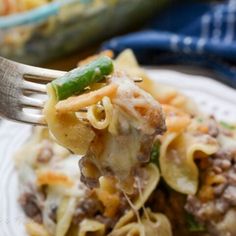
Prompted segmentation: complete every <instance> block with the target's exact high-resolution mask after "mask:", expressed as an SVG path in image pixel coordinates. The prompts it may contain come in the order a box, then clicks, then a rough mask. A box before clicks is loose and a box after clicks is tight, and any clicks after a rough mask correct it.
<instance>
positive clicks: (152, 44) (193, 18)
mask: <svg viewBox="0 0 236 236" xmlns="http://www.w3.org/2000/svg"><path fill="white" fill-rule="evenodd" d="M125 48H131V49H133V50H134V52H135V54H136V56H137V58H138V60H139V62H140V63H142V64H152V65H160V64H185V65H187V64H189V65H199V66H204V67H208V68H210V69H213V70H214V71H215V72H217V73H218V74H219V75H220V76H219V77H220V78H221V79H222V81H223V82H225V83H227V84H228V85H231V86H233V87H235V88H236V66H235V65H236V0H231V1H223V2H222V1H221V3H187V4H186V3H185V4H183V5H172V7H171V8H170V9H168V10H167V11H166V12H164V13H163V14H161V15H159V16H158V17H156V18H155V19H153V20H152V21H151V23H150V24H148V25H147V26H146V27H145V28H144V29H142V30H141V31H139V32H135V33H131V34H128V35H124V36H121V37H116V38H113V39H111V40H110V41H108V42H106V43H105V44H104V45H103V46H102V49H112V50H113V51H114V52H115V53H119V52H121V51H122V50H124V49H125Z"/></svg>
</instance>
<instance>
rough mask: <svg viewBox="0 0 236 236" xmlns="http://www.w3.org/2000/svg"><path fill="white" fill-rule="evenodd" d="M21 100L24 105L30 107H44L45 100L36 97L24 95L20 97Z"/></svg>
mask: <svg viewBox="0 0 236 236" xmlns="http://www.w3.org/2000/svg"><path fill="white" fill-rule="evenodd" d="M20 102H21V104H22V105H25V106H28V107H34V108H40V109H42V108H43V107H44V101H42V100H39V99H36V98H31V97H26V96H22V97H21V99H20Z"/></svg>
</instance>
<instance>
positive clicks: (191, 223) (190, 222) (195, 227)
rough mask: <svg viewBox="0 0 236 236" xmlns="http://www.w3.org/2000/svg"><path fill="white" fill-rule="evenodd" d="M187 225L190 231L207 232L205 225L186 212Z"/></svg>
mask: <svg viewBox="0 0 236 236" xmlns="http://www.w3.org/2000/svg"><path fill="white" fill-rule="evenodd" d="M186 222H187V227H188V230H189V231H190V232H205V231H206V229H205V227H204V226H203V225H201V224H200V223H199V222H197V221H196V220H195V218H194V216H193V215H191V214H189V213H187V214H186Z"/></svg>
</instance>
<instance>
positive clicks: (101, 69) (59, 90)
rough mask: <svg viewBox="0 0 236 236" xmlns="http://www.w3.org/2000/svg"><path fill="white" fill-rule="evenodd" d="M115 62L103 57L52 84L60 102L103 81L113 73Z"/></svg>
mask: <svg viewBox="0 0 236 236" xmlns="http://www.w3.org/2000/svg"><path fill="white" fill-rule="evenodd" d="M113 69H114V67H113V62H112V60H111V59H110V58H109V57H107V56H101V57H99V58H97V59H96V60H94V61H92V62H91V63H89V64H87V65H84V66H82V67H79V68H76V69H74V70H72V71H69V72H68V73H66V74H65V75H64V76H62V77H60V78H58V79H56V80H54V81H52V82H51V84H52V87H53V88H54V90H55V92H56V96H57V99H58V100H63V99H66V98H68V97H70V96H72V95H75V94H80V93H81V92H83V91H84V89H85V88H86V87H88V86H89V85H90V84H93V83H96V82H98V81H100V80H103V79H104V77H105V76H107V75H110V74H111V73H112V72H113Z"/></svg>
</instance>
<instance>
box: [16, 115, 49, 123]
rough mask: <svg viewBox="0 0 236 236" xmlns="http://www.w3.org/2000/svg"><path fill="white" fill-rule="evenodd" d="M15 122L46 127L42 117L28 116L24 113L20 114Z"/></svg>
mask: <svg viewBox="0 0 236 236" xmlns="http://www.w3.org/2000/svg"><path fill="white" fill-rule="evenodd" d="M17 120H18V121H21V122H22V121H23V122H25V123H28V124H32V125H43V126H45V125H46V121H45V119H44V116H43V115H39V114H29V113H26V112H21V114H20V117H19V118H18V119H17Z"/></svg>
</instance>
